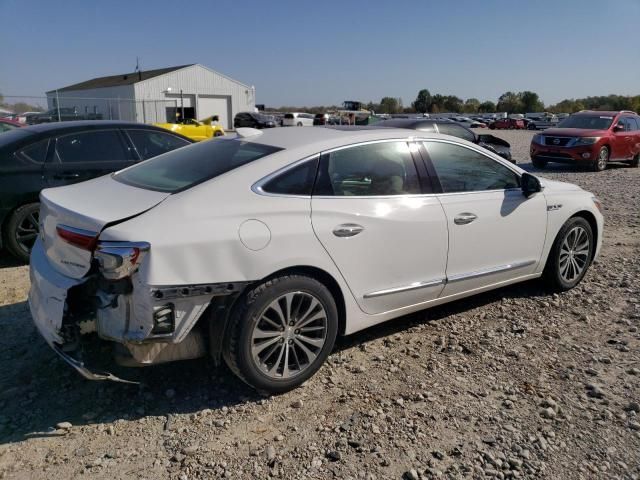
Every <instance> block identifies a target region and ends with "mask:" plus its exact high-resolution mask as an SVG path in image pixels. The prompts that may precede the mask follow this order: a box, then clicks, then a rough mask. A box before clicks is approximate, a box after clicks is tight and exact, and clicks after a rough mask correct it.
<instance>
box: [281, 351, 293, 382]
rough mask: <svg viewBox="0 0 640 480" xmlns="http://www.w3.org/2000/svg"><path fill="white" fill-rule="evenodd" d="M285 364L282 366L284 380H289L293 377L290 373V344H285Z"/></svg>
mask: <svg viewBox="0 0 640 480" xmlns="http://www.w3.org/2000/svg"><path fill="white" fill-rule="evenodd" d="M284 348H285V351H284V364H283V366H282V378H289V377H290V376H291V373H290V371H289V351H290V350H291V347H290V345H289V344H288V343H285V344H284Z"/></svg>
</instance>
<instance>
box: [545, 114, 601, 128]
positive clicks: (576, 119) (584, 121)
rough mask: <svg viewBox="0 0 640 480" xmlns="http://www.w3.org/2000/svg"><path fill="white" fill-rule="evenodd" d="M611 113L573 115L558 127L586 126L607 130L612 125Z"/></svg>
mask: <svg viewBox="0 0 640 480" xmlns="http://www.w3.org/2000/svg"><path fill="white" fill-rule="evenodd" d="M611 122H613V117H612V116H610V115H571V116H570V117H567V118H565V119H564V120H562V121H561V122H560V123H559V124H558V128H586V129H590V130H606V129H607V128H609V127H610V126H611Z"/></svg>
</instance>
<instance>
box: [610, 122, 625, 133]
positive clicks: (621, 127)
mask: <svg viewBox="0 0 640 480" xmlns="http://www.w3.org/2000/svg"><path fill="white" fill-rule="evenodd" d="M613 131H614V132H624V125H622V124H621V123H619V124H617V125H616V126H615V127H613Z"/></svg>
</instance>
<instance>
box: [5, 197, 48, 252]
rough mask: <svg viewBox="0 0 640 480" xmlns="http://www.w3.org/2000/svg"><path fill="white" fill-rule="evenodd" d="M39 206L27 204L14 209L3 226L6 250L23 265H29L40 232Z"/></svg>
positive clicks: (35, 203)
mask: <svg viewBox="0 0 640 480" xmlns="http://www.w3.org/2000/svg"><path fill="white" fill-rule="evenodd" d="M39 214H40V204H39V203H38V202H34V203H27V204H26V205H22V206H21V207H18V208H16V209H15V210H14V211H13V213H11V215H9V218H8V219H7V222H6V223H5V226H4V231H3V232H2V233H3V238H4V245H5V247H6V249H7V250H8V251H9V253H11V255H13V256H14V257H16V258H17V259H18V260H20V261H21V262H24V263H29V255H30V254H31V248H32V247H33V243H34V242H35V241H36V238H37V237H38V233H39V232H40V225H39Z"/></svg>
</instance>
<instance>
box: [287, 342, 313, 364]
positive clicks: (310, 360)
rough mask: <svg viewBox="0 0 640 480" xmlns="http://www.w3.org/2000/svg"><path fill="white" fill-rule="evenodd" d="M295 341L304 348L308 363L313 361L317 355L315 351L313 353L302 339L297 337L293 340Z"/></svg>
mask: <svg viewBox="0 0 640 480" xmlns="http://www.w3.org/2000/svg"><path fill="white" fill-rule="evenodd" d="M293 341H294V342H295V344H296V345H297V346H298V347H300V350H302V351H303V352H304V354H305V355H306V356H307V363H312V362H313V361H314V360H315V358H316V357H317V355H316V354H315V353H313V352H312V351H311V350H309V349H308V348H307V347H306V346H305V345H304V344H303V343H302V342H301V341H300V340H298V339H297V338H295V339H294V340H293Z"/></svg>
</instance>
